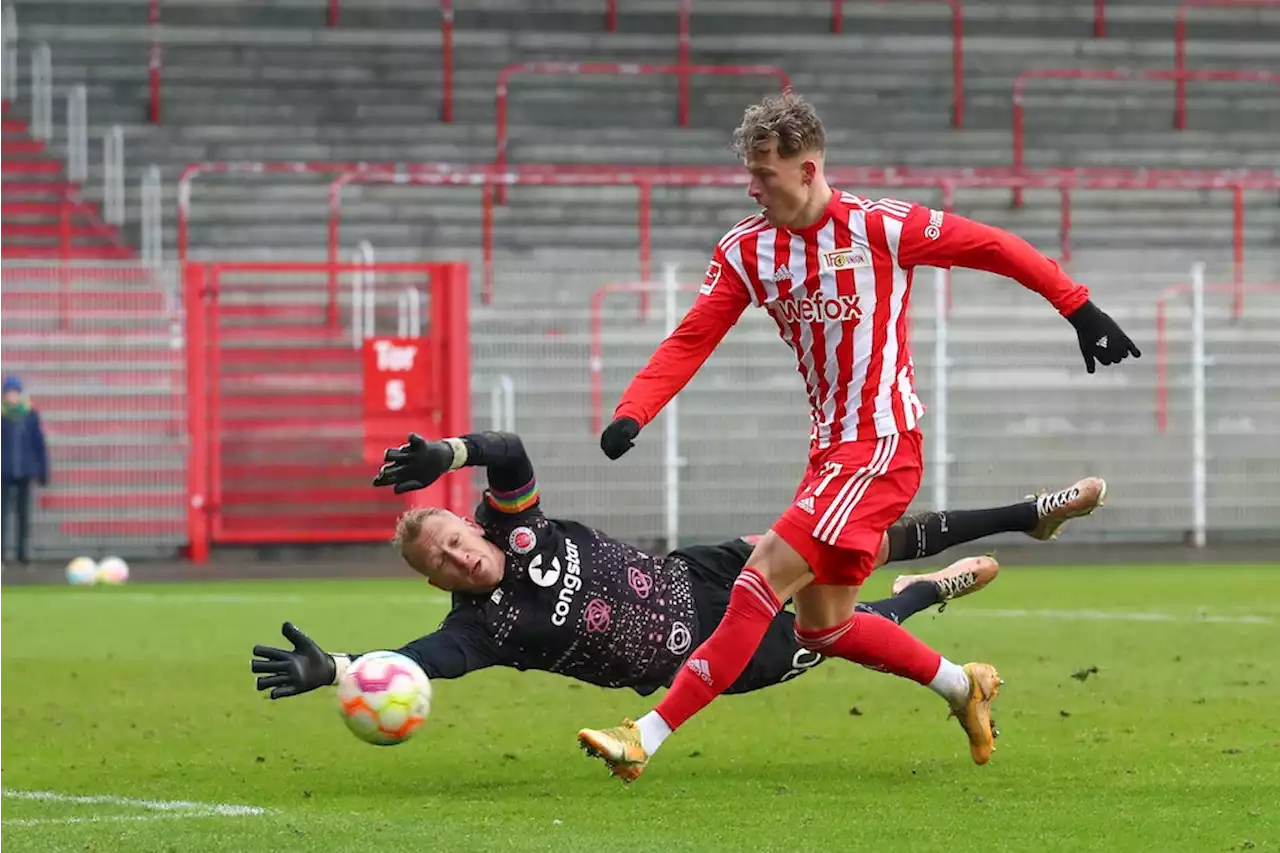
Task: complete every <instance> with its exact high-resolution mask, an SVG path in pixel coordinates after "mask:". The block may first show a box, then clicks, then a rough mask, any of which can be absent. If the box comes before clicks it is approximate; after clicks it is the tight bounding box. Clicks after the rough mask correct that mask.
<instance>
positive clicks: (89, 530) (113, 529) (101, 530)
mask: <svg viewBox="0 0 1280 853" xmlns="http://www.w3.org/2000/svg"><path fill="white" fill-rule="evenodd" d="M58 529H59V530H60V531H62V533H64V534H65V535H67V536H107V537H111V536H166V537H169V536H178V535H181V534H183V533H186V531H187V522H186V519H169V520H165V519H162V518H158V519H154V520H143V519H128V520H125V519H119V520H114V521H64V522H62V523H61V524H59V525H58Z"/></svg>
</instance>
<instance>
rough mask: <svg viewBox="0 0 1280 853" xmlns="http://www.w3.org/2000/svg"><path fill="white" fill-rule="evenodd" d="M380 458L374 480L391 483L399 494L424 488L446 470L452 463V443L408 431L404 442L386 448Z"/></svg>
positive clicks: (376, 483)
mask: <svg viewBox="0 0 1280 853" xmlns="http://www.w3.org/2000/svg"><path fill="white" fill-rule="evenodd" d="M382 459H383V465H382V467H381V468H380V469H378V476H377V477H374V479H373V484H374V485H375V486H390V485H392V484H394V485H395V493H396V494H397V495H399V494H402V493H404V492H412V491H414V490H416V489H425V488H426V487H427V486H430V485H431V484H432V483H434V482H435V481H436V480H439V479H440V478H441V477H442V476H444V475H445V474H446V473H448V471H449V469H450V467H452V465H453V447H452V446H450V445H449V444H448V443H446V442H443V441H427V440H426V439H425V438H423V437H422V436H420V435H418V434H417V433H416V432H414V433H410V434H409V442H408V443H407V444H402V445H400V446H399V447H394V448H390V449H388V450H387V452H386V453H385V454H383V456H382Z"/></svg>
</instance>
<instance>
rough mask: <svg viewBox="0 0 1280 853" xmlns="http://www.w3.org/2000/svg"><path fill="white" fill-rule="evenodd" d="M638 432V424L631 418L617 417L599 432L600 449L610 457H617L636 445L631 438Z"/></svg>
mask: <svg viewBox="0 0 1280 853" xmlns="http://www.w3.org/2000/svg"><path fill="white" fill-rule="evenodd" d="M639 434H640V424H638V423H637V422H636V421H635V419H633V418H617V419H615V420H614V422H613V423H611V424H609V425H608V426H607V427H605V428H604V432H602V433H601V434H600V449H601V450H603V451H604V455H605V456H608V457H609V458H610V459H617V458H618V457H619V456H621V455H622V454H624V453H626V452H627V451H628V450H630V449H631V448H633V447H635V446H636V443H635V442H634V441H633V440H632V439H634V438H635V437H636V436H637V435H639Z"/></svg>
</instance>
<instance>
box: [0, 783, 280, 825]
mask: <svg viewBox="0 0 1280 853" xmlns="http://www.w3.org/2000/svg"><path fill="white" fill-rule="evenodd" d="M0 793H3V794H4V797H5V798H6V799H10V800H39V801H43V802H48V803H64V804H70V805H89V806H101V805H111V806H127V807H129V808H137V809H146V810H148V811H152V812H161V813H164V814H166V815H168V816H171V817H248V816H252V815H262V814H266V813H267V809H264V808H262V807H261V806H243V805H237V804H235V803H196V802H191V801H190V800H138V799H134V798H132V797H117V796H115V795H114V794H92V795H78V794H59V793H58V792H56V791H18V790H13V789H11V788H6V789H4V790H3V791H0ZM158 816H159V815H156V817H158ZM142 817H147V815H132V816H130V815H121V816H119V819H122V820H123V819H126V818H134V819H136V818H142ZM92 818H98V819H102V820H107V819H110V820H115V819H117V818H116V816H110V815H101V816H97V815H90V816H88V817H81V818H31V819H30V820H45V821H50V820H56V821H60V822H63V823H76V822H88V821H90V819H92ZM4 822H5V823H16V821H11V820H6V821H4ZM19 825H21V824H19Z"/></svg>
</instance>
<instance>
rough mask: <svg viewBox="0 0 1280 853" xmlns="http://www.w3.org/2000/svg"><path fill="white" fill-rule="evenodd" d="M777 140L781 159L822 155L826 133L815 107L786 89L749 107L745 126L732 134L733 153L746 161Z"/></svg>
mask: <svg viewBox="0 0 1280 853" xmlns="http://www.w3.org/2000/svg"><path fill="white" fill-rule="evenodd" d="M770 139H776V140H778V156H779V157H784V158H786V157H794V156H796V155H797V154H800V153H801V152H805V151H814V152H819V153H821V152H823V151H825V150H826V147H827V131H826V129H825V128H824V127H823V126H822V119H820V118H819V117H818V111H817V110H816V109H814V107H813V104H811V103H809V102H808V101H806V100H805V99H804V98H802V97H800V96H799V95H797V94H796V93H795V92H793V91H791V90H790V89H787V90H786V91H785V92H783V93H782V94H781V95H772V96H770V97H768V98H765V99H764V100H763V101H761V102H760V103H758V104H752V105H751V106H749V107H747V109H746V111H745V112H744V113H743V114H742V124H740V125H738V128H737V129H736V130H735V131H734V132H733V152H734V153H735V154H737V155H738V156H739V157H741V158H743V159H745V158H746V157H747V155H748V154H750V153H751V152H753V151H757V150H759V149H760V148H763V147H764V146H765V145H767V144H768V142H769V140H770Z"/></svg>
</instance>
